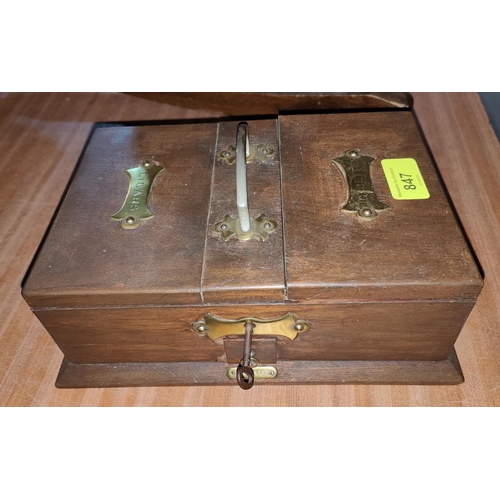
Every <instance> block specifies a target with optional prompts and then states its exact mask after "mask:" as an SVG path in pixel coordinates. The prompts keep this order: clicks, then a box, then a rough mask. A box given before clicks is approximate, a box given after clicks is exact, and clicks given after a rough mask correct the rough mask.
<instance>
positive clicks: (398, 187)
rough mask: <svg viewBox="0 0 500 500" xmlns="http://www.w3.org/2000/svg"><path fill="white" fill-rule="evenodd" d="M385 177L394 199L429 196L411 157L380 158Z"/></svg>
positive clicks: (416, 198)
mask: <svg viewBox="0 0 500 500" xmlns="http://www.w3.org/2000/svg"><path fill="white" fill-rule="evenodd" d="M381 163H382V168H383V169H384V174H385V178H386V179H387V184H389V189H390V190H391V194H392V197H393V198H395V199H396V200H426V199H427V198H429V197H430V194H429V191H428V190H427V186H426V185H425V182H424V179H423V177H422V174H421V173H420V169H419V168H418V165H417V162H416V161H415V160H414V159H413V158H395V159H390V160H382V162H381Z"/></svg>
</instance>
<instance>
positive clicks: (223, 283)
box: [202, 120, 285, 303]
mask: <svg viewBox="0 0 500 500" xmlns="http://www.w3.org/2000/svg"><path fill="white" fill-rule="evenodd" d="M238 123H239V122H227V123H221V124H220V125H219V129H218V140H217V154H216V163H215V166H214V172H213V180H212V189H211V198H210V215H209V220H208V228H207V241H206V246H205V259H204V266H203V281H202V293H203V300H204V302H205V303H224V302H260V303H262V302H282V301H283V298H284V294H285V277H284V267H285V264H284V259H283V236H282V235H283V233H282V226H283V224H282V221H281V172H280V159H279V143H278V137H277V131H276V125H277V123H276V120H262V121H261V120H257V121H249V122H248V125H249V126H248V131H249V137H250V144H251V147H252V146H258V145H261V144H262V145H264V146H266V147H267V148H268V149H269V150H271V149H272V150H273V151H274V152H275V155H274V157H273V158H270V159H268V160H266V161H265V162H264V163H262V162H259V161H258V160H253V161H250V162H249V163H248V165H247V183H248V205H249V209H250V215H251V216H252V217H255V218H257V217H259V216H260V215H261V214H265V215H267V216H268V217H269V218H270V219H273V220H275V221H276V222H277V223H278V229H277V231H276V232H274V233H272V234H271V235H270V236H269V237H268V239H267V240H266V241H265V242H263V241H262V240H261V239H260V238H258V237H254V238H252V239H251V240H248V241H239V240H238V239H235V238H232V239H230V240H228V241H227V242H224V241H223V240H222V239H221V238H220V235H218V234H217V233H213V231H212V229H211V228H212V227H213V226H214V225H215V224H216V223H218V222H221V221H222V220H223V219H224V217H225V216H226V215H230V216H231V217H233V218H237V217H238V212H237V207H236V166H235V163H228V162H227V161H225V160H224V159H221V157H220V154H221V153H222V152H223V151H225V150H227V149H228V147H229V146H235V144H236V129H237V126H238Z"/></svg>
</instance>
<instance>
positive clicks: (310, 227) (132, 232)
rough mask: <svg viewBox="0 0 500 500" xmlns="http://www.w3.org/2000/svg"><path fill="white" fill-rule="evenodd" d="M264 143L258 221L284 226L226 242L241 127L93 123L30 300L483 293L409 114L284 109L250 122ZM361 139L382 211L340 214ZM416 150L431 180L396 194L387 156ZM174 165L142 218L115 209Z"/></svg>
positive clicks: (31, 279) (254, 187) (252, 168)
mask: <svg viewBox="0 0 500 500" xmlns="http://www.w3.org/2000/svg"><path fill="white" fill-rule="evenodd" d="M248 123H249V132H250V142H251V144H252V145H254V146H255V147H261V149H265V151H268V152H270V153H269V154H268V155H267V156H266V157H264V158H263V159H262V161H260V160H258V159H254V160H253V161H251V162H250V163H249V166H248V193H249V205H250V212H251V215H252V216H253V217H258V216H259V215H261V214H265V215H266V216H268V217H269V218H270V219H273V220H275V221H276V222H277V224H278V229H277V230H276V232H274V233H273V234H271V235H270V236H269V238H268V239H267V240H266V241H261V240H260V239H259V238H257V237H254V238H253V239H251V240H249V241H239V240H237V239H230V240H228V241H226V242H225V241H223V240H222V238H221V237H220V235H219V234H217V233H215V232H214V231H213V227H214V226H215V225H216V224H217V223H219V222H221V221H222V220H223V219H224V217H225V216H226V215H231V216H233V217H236V216H237V212H236V204H235V199H236V193H235V167H234V163H231V162H230V161H229V160H228V158H227V152H228V151H229V152H230V151H231V147H232V145H233V144H234V143H235V137H236V127H237V124H238V122H233V121H229V122H221V123H200V124H183V125H148V126H123V127H120V126H117V127H98V128H96V129H95V130H94V132H93V135H92V137H91V139H90V141H89V143H88V146H87V148H86V150H85V152H84V154H83V156H82V159H81V162H80V164H79V167H78V169H77V171H76V173H75V175H74V178H73V179H72V182H71V184H70V186H69V189H68V191H67V194H66V196H65V198H64V201H63V203H62V204H61V207H60V209H59V210H58V213H57V215H56V217H55V219H54V221H53V224H52V226H51V228H50V230H49V231H48V233H47V236H46V238H45V241H44V243H43V245H42V247H41V250H40V251H39V254H38V256H37V258H36V260H35V262H34V265H33V266H32V268H31V270H30V273H29V275H28V277H27V279H26V281H25V284H24V288H23V295H24V297H25V299H26V301H27V302H28V303H29V305H30V306H31V307H33V308H39V307H65V308H68V307H69V308H71V307H94V308H95V307H101V306H103V307H104V306H134V305H187V304H190V305H196V304H224V303H235V302H236V303H261V304H262V303H282V302H286V301H291V302H304V303H309V302H310V303H312V302H314V303H321V302H325V301H326V302H329V301H335V302H338V301H356V300H369V301H385V300H408V299H414V300H430V299H438V300H464V299H465V300H467V299H474V298H475V297H476V296H477V294H478V293H479V291H480V289H481V286H482V279H481V276H480V274H479V272H478V269H477V267H476V264H475V262H474V259H473V257H472V254H471V252H470V250H469V248H468V246H467V243H466V242H465V240H464V237H463V235H462V232H461V230H460V228H459V225H458V224H457V221H456V219H455V216H454V213H453V210H452V208H451V206H450V204H449V202H448V200H447V197H446V194H445V192H444V190H443V188H442V186H441V183H440V180H439V177H438V174H437V173H436V171H435V168H434V166H433V163H432V160H431V158H430V156H429V154H428V152H427V150H426V147H425V145H424V143H423V141H422V138H421V136H420V133H419V131H418V128H417V126H416V124H415V121H414V118H413V115H412V113H411V112H410V111H391V112H368V113H336V114H319V115H307V114H304V115H288V116H280V117H279V118H278V119H269V120H255V121H249V122H248ZM351 149H352V150H357V151H359V152H360V154H361V155H364V156H370V157H372V158H373V159H374V160H373V162H372V164H371V166H370V174H371V179H372V182H373V187H374V190H375V192H376V195H377V196H378V199H379V200H380V201H381V202H382V203H384V204H386V205H388V207H389V208H388V209H387V210H384V211H381V212H380V213H379V214H378V215H377V217H375V218H374V219H373V220H361V219H360V218H359V217H357V216H356V214H352V213H346V212H345V211H343V210H342V207H343V206H344V205H345V203H346V202H347V198H348V189H347V184H346V179H345V178H344V176H343V174H342V172H341V170H340V169H339V168H338V165H337V164H335V162H332V160H333V159H335V158H339V157H341V156H342V155H343V154H344V152H345V151H346V150H351ZM394 158H396V159H397V158H413V159H414V160H415V161H416V163H417V164H418V167H419V169H420V172H421V174H422V177H423V179H424V180H425V184H426V186H427V188H428V190H429V193H430V197H429V198H428V199H420V200H396V199H394V198H392V196H391V192H390V189H389V185H388V181H387V179H386V178H385V176H384V173H383V170H382V167H381V160H383V159H394ZM147 159H149V160H152V161H153V162H155V163H157V164H159V165H161V166H162V167H164V169H163V170H162V171H161V172H160V173H159V174H158V175H157V176H156V178H155V180H154V182H153V185H152V187H151V192H150V195H149V200H148V206H149V209H150V210H151V212H152V213H153V214H154V217H152V218H149V219H146V220H144V221H143V222H142V223H141V224H140V225H139V226H138V227H136V228H135V229H124V228H123V227H122V226H121V224H120V221H117V220H113V219H112V218H111V215H112V214H114V213H116V212H117V211H118V210H119V209H120V207H121V206H122V204H123V203H124V200H125V198H126V194H127V189H128V186H129V178H128V177H127V174H126V172H125V171H126V170H127V169H130V168H132V167H134V166H136V165H138V164H140V163H141V162H144V161H145V160H147Z"/></svg>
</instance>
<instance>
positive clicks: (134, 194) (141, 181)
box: [111, 160, 163, 229]
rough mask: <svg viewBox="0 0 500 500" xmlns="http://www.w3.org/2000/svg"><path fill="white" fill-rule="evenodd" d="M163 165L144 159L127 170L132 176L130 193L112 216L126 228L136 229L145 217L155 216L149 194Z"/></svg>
mask: <svg viewBox="0 0 500 500" xmlns="http://www.w3.org/2000/svg"><path fill="white" fill-rule="evenodd" d="M162 170H163V167H162V166H161V165H160V164H159V163H158V162H156V161H154V160H144V161H143V162H141V163H139V164H138V165H137V166H135V167H133V168H129V169H128V170H125V172H126V173H127V175H128V176H129V177H130V184H129V188H128V193H127V196H126V198H125V201H124V202H123V205H122V208H120V210H118V212H116V213H115V214H113V215H112V216H111V218H112V219H113V220H119V221H120V223H121V226H122V227H123V228H124V229H135V228H136V227H137V226H138V225H139V224H140V223H141V222H142V221H143V220H144V219H149V218H151V217H154V213H153V212H151V211H150V210H149V208H148V196H149V192H150V191H151V186H152V185H153V182H154V180H155V178H156V176H157V175H158V174H159V173H160V172H161V171H162Z"/></svg>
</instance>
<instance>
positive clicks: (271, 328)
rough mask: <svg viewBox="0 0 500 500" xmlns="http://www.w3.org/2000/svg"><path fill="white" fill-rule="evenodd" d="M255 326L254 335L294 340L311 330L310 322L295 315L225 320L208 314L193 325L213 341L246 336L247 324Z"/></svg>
mask: <svg viewBox="0 0 500 500" xmlns="http://www.w3.org/2000/svg"><path fill="white" fill-rule="evenodd" d="M246 321H251V322H252V323H254V324H255V327H254V330H253V335H267V336H281V337H287V338H289V339H290V340H293V339H295V338H296V337H297V335H298V334H299V333H302V332H307V330H309V329H310V328H311V325H310V323H309V322H308V321H304V320H301V319H298V318H297V317H296V316H295V314H292V313H287V314H285V315H284V316H281V317H279V318H274V319H258V318H240V319H236V320H232V319H224V318H220V317H218V316H216V315H215V314H211V313H207V314H205V316H204V317H203V319H202V320H200V321H197V322H196V323H193V324H192V326H191V329H192V330H193V332H195V333H198V334H202V335H206V336H207V337H209V338H210V339H212V340H216V339H218V338H220V337H225V336H228V335H242V336H244V335H245V322H246Z"/></svg>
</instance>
